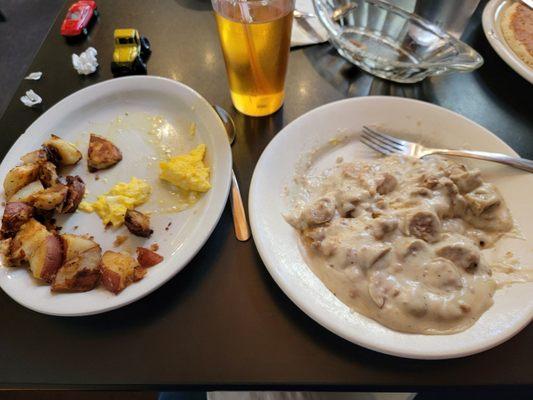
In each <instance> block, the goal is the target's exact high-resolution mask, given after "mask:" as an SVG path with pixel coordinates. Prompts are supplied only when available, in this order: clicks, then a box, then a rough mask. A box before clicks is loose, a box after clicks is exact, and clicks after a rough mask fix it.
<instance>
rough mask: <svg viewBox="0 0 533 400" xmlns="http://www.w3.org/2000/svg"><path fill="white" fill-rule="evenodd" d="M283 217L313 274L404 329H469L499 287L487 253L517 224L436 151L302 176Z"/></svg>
mask: <svg viewBox="0 0 533 400" xmlns="http://www.w3.org/2000/svg"><path fill="white" fill-rule="evenodd" d="M304 181H306V182H307V185H306V190H307V191H308V194H309V199H308V201H305V202H302V204H299V205H298V206H297V207H295V209H294V210H293V211H292V212H291V213H290V214H287V215H285V218H286V219H287V221H288V222H289V223H290V224H291V225H292V226H293V227H294V228H296V229H297V230H298V231H299V233H300V235H301V238H302V243H303V245H304V247H305V248H306V252H305V253H306V257H307V261H308V263H309V265H310V267H311V269H312V270H313V271H314V273H315V274H316V275H317V276H318V277H319V278H320V279H321V280H322V281H323V282H324V284H325V285H326V286H327V287H328V288H329V289H330V290H331V291H332V292H333V293H334V294H335V295H336V296H337V297H338V298H339V299H340V300H341V301H343V302H344V303H345V304H347V305H348V306H349V307H350V308H352V309H354V310H355V311H358V312H360V313H361V314H364V315H366V316H368V317H370V318H372V319H374V320H376V321H378V322H379V323H381V324H383V325H385V326H387V327H389V328H391V329H394V330H397V331H402V332H412V333H424V334H443V333H454V332H459V331H462V330H464V329H466V328H468V327H469V326H471V325H472V324H473V323H474V322H475V321H476V320H477V319H478V318H479V317H480V316H481V315H482V314H483V313H484V312H485V311H486V310H487V309H488V308H489V307H490V306H491V305H492V302H493V301H492V296H493V294H494V291H495V290H496V284H495V282H494V280H493V279H492V278H491V270H490V268H489V266H488V265H487V263H486V261H485V260H484V257H483V254H481V251H480V250H481V249H483V248H488V247H491V246H493V245H494V243H495V242H496V241H497V240H498V239H499V238H500V237H501V235H502V234H503V233H505V232H508V231H510V230H511V229H512V228H513V221H512V218H511V215H510V213H509V210H508V209H507V206H506V205H505V203H504V201H503V199H502V197H501V196H500V194H499V192H498V190H497V189H496V187H494V186H493V185H492V184H490V183H486V182H483V180H482V179H481V176H480V172H479V171H478V170H468V169H467V168H466V167H464V166H463V165H461V164H458V163H454V162H451V161H448V160H445V159H442V158H439V157H428V158H426V159H423V160H419V159H415V158H411V157H402V156H390V157H385V158H380V159H376V160H371V161H360V162H355V163H342V164H339V165H337V166H335V167H333V168H331V169H330V170H327V171H325V172H324V173H323V174H322V175H321V176H320V177H319V178H318V179H305V180H304Z"/></svg>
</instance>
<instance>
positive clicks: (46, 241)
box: [6, 219, 63, 283]
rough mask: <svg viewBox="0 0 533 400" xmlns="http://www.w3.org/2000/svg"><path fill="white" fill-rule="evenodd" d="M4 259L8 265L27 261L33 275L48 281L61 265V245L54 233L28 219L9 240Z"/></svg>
mask: <svg viewBox="0 0 533 400" xmlns="http://www.w3.org/2000/svg"><path fill="white" fill-rule="evenodd" d="M6 259H7V260H8V263H9V264H10V265H22V264H23V263H24V262H25V261H27V262H29V265H30V270H31V272H32V274H33V276H34V277H35V278H37V279H42V280H44V281H46V282H48V283H50V282H51V281H52V280H53V279H54V276H55V274H56V272H57V270H58V269H59V267H60V266H61V263H62V260H63V247H62V245H61V240H60V239H59V237H58V236H57V235H56V234H54V233H51V232H48V231H47V230H46V228H45V227H44V225H42V224H40V223H39V222H37V221H36V220H34V219H30V220H29V221H28V222H26V223H25V224H24V225H22V226H21V228H20V230H19V231H18V233H17V234H16V235H15V237H14V238H13V239H12V240H11V242H10V245H9V250H8V254H7V255H6Z"/></svg>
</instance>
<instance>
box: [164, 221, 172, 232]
mask: <svg viewBox="0 0 533 400" xmlns="http://www.w3.org/2000/svg"><path fill="white" fill-rule="evenodd" d="M170 225H172V222H169V223H168V225H167V226H166V228H165V230H166V231H168V230H169V228H170Z"/></svg>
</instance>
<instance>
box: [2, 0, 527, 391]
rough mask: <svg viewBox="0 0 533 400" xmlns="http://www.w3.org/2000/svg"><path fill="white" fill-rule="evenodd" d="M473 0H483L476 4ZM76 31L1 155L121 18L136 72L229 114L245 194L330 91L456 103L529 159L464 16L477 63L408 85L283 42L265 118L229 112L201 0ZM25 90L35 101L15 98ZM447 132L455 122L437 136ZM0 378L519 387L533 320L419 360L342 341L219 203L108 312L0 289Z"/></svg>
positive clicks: (504, 93) (5, 128)
mask: <svg viewBox="0 0 533 400" xmlns="http://www.w3.org/2000/svg"><path fill="white" fill-rule="evenodd" d="M483 4H484V3H482V5H483ZM99 6H100V10H101V16H100V19H99V21H98V22H97V23H96V24H95V25H94V26H93V27H92V29H91V31H90V36H89V38H88V39H87V40H85V41H82V42H79V43H74V44H72V43H66V42H65V40H64V39H63V38H62V37H61V36H60V35H59V26H60V23H61V20H62V17H63V15H64V12H62V13H61V14H60V18H59V19H58V20H57V21H56V23H55V24H54V26H53V27H52V30H51V31H50V33H49V35H48V37H47V39H46V40H45V41H44V43H43V45H42V47H41V49H40V51H39V52H38V54H37V56H36V58H35V60H34V61H33V63H32V65H31V66H30V68H29V71H43V72H44V78H43V79H42V80H41V81H38V82H32V81H23V82H22V83H21V85H20V87H19V89H18V91H17V93H16V95H15V97H14V98H13V100H12V102H11V104H10V105H9V107H8V109H7V111H6V113H5V114H4V116H3V118H2V119H1V120H0V132H1V133H2V134H1V137H0V151H1V153H2V154H5V153H6V152H7V151H8V149H9V148H10V146H11V145H12V144H13V142H14V141H15V140H16V138H17V137H18V136H19V135H20V134H21V133H22V132H24V130H25V129H26V128H27V127H28V126H29V125H30V124H31V123H32V122H33V121H34V120H35V119H36V118H37V117H38V116H39V115H41V114H42V113H43V112H44V111H46V109H48V108H49V107H51V106H52V105H53V104H55V103H56V102H58V101H59V100H61V99H62V98H64V97H65V96H67V95H68V94H70V93H73V92H75V91H76V90H78V89H80V88H82V87H86V86H89V85H91V84H93V83H96V82H99V81H102V80H106V79H110V78H111V72H110V66H109V63H110V58H111V55H112V45H113V39H112V38H113V29H114V28H117V27H135V28H137V29H139V30H140V32H141V33H142V34H144V35H146V36H148V37H149V38H150V40H151V43H152V46H153V49H154V52H153V54H152V57H151V59H150V61H149V63H148V70H149V73H150V74H153V75H161V76H166V77H170V78H173V79H176V80H179V81H182V82H184V83H185V84H187V85H190V86H191V87H193V88H195V89H196V90H198V91H199V92H200V93H201V94H202V95H204V96H205V97H206V98H207V99H208V100H209V101H211V102H212V103H217V104H220V105H221V106H223V107H225V108H226V109H228V110H231V112H232V114H234V116H235V121H236V124H237V128H238V139H237V142H236V144H235V145H234V147H233V151H234V160H235V168H236V173H237V175H238V176H239V179H240V182H241V189H242V192H243V194H244V201H245V202H246V200H247V192H248V186H249V183H250V179H251V176H252V172H253V168H254V165H255V163H256V161H257V159H258V157H259V155H260V154H261V152H262V150H263V148H264V147H265V146H266V145H267V144H268V142H269V141H270V139H272V137H273V136H274V135H275V134H276V133H277V132H278V131H279V130H280V129H281V128H282V127H283V126H285V125H286V124H287V123H289V122H290V121H292V120H293V119H295V118H296V117H298V116H299V115H301V114H303V113H305V112H307V111H309V110H311V109H313V108H315V107H317V106H319V105H322V104H324V103H328V102H331V101H334V100H338V99H342V98H345V97H353V96H365V95H370V94H380V95H394V96H404V97H411V98H418V99H421V100H425V101H429V102H432V103H435V104H438V105H441V106H443V107H446V108H448V109H451V110H454V111H457V112H459V113H460V114H462V115H465V116H466V117H468V118H471V119H472V120H474V121H476V122H477V123H479V124H481V125H483V126H484V127H486V128H488V129H489V130H491V131H492V132H494V133H496V134H497V135H498V136H500V137H501V138H502V139H503V140H505V141H506V142H507V143H509V144H510V145H511V146H512V147H513V148H514V149H515V150H517V151H518V152H519V153H520V154H521V155H523V156H525V157H529V158H533V137H532V136H533V129H532V128H533V112H532V111H533V110H532V108H531V94H532V91H531V88H532V86H531V85H530V84H529V83H528V82H527V81H525V80H524V79H523V78H521V77H520V76H518V75H517V74H516V73H514V72H513V71H512V70H511V69H510V68H509V67H508V66H507V65H506V64H505V63H504V62H503V61H502V60H501V59H500V58H499V57H498V56H497V55H496V53H494V51H493V50H492V49H491V47H490V46H489V44H488V43H487V41H486V40H485V37H484V34H483V31H482V28H481V22H480V20H481V18H480V16H481V12H480V11H481V10H478V12H477V13H476V15H475V16H474V18H473V19H472V21H471V24H470V25H469V27H468V30H467V33H466V35H465V38H466V40H467V41H468V42H469V43H471V44H472V45H473V46H474V47H475V48H476V49H477V50H478V51H479V52H480V53H481V54H482V55H483V57H484V58H485V65H484V66H483V67H482V68H481V69H479V70H478V71H476V72H474V73H470V74H454V75H450V76H443V77H437V78H432V79H428V80H426V81H424V82H422V83H419V84H414V85H399V84H392V83H389V82H386V81H382V80H379V79H376V78H373V77H371V76H369V75H367V74H366V73H363V72H362V71H361V70H359V69H358V68H357V67H355V66H352V65H351V64H348V63H347V62H345V61H344V60H343V59H342V58H340V57H339V56H338V55H336V53H335V51H334V50H332V49H331V47H330V46H329V45H328V44H325V45H320V46H312V47H307V48H303V49H297V50H293V51H292V52H291V57H290V62H289V72H288V77H287V96H286V101H285V106H284V107H283V108H282V109H281V110H280V111H279V112H277V113H276V114H274V115H272V116H270V117H264V118H249V117H245V116H243V115H241V114H238V113H237V112H236V111H235V110H234V109H233V108H232V106H231V101H230V98H229V91H228V89H227V82H226V77H225V72H224V64H223V61H222V55H221V53H220V49H219V45H218V39H217V33H216V26H215V22H214V18H213V16H212V15H211V5H210V2H209V1H208V0H157V1H156V0H152V1H141V0H114V1H111V0H107V1H103V0H100V1H99ZM88 46H94V47H96V49H97V50H98V52H99V54H98V60H99V62H100V65H101V66H100V68H99V70H98V72H97V73H96V74H95V75H92V76H89V77H84V76H78V75H77V74H76V72H75V71H74V70H73V69H72V66H71V62H70V56H71V54H72V53H73V52H76V53H79V52H81V51H82V50H84V49H85V48H87V47H88ZM30 88H33V89H34V90H35V91H36V92H37V93H38V94H40V95H41V96H42V97H43V99H44V102H43V106H42V107H40V108H36V109H28V108H26V107H24V106H23V105H22V104H21V103H20V102H19V100H18V98H19V97H20V96H21V95H22V94H23V92H24V91H26V90H28V89H30ZM450 134H453V132H450ZM0 309H1V310H2V314H3V315H2V317H3V318H2V329H0V343H2V350H1V351H0V387H5V388H28V387H33V388H51V387H57V388H92V389H105V388H124V389H125V388H138V389H148V388H170V387H185V386H195V387H202V388H235V387H239V388H245V387H256V388H267V387H268V388H274V387H275V388H290V387H298V388H300V389H301V388H319V389H347V388H354V389H375V390H386V391H392V390H420V389H424V388H437V387H440V388H442V387H446V388H457V387H480V386H489V385H491V386H499V387H507V386H508V385H527V386H529V387H533V363H532V362H531V360H532V359H533V346H531V343H533V326H531V325H530V326H528V327H527V328H525V329H524V330H523V331H522V332H521V333H519V334H518V335H516V336H515V337H514V338H512V339H511V340H509V341H508V342H506V343H504V344H502V345H500V346H498V347H497V348H495V349H492V350H489V351H487V352H484V353H482V354H478V355H474V356H470V357H466V358H463V359H455V360H446V361H419V360H418V361H417V360H406V359H400V358H395V357H391V356H387V355H383V354H379V353H375V352H372V351H369V350H366V349H363V348H361V347H358V346H356V345H353V344H351V343H349V342H347V341H345V340H343V339H341V338H339V337H337V336H335V335H334V334H332V333H330V332H329V331H327V330H326V329H324V328H322V327H321V326H320V325H318V324H317V323H315V322H314V321H312V320H311V319H310V318H308V317H307V316H306V315H305V314H304V313H303V312H301V311H300V310H299V309H298V308H297V307H296V306H295V305H294V304H293V303H292V302H291V301H290V300H289V299H288V298H287V297H286V296H285V295H284V294H283V292H282V291H281V290H280V289H279V288H278V287H277V285H276V284H275V283H274V281H273V280H272V279H271V278H270V276H269V274H268V272H267V271H266V269H265V268H264V266H263V263H262V262H261V260H260V258H259V255H258V253H257V251H256V249H255V247H254V244H253V241H249V242H247V243H240V242H238V241H237V240H236V239H235V237H234V235H233V227H232V223H231V215H230V210H229V207H226V210H225V211H224V214H223V215H222V218H221V220H220V222H219V224H218V226H217V228H216V229H215V231H214V233H213V235H212V237H211V238H210V239H209V240H208V242H207V244H206V245H205V246H204V248H203V249H202V250H201V251H200V252H199V254H198V255H197V256H196V257H195V258H194V259H193V261H192V262H191V263H190V265H188V266H187V267H186V268H185V269H184V270H183V271H182V272H181V273H180V274H178V275H177V276H176V277H175V278H173V279H172V280H171V281H169V282H168V283H167V284H165V285H164V286H163V287H161V288H160V289H158V290H157V291H156V292H154V293H152V294H150V295H149V296H147V297H146V298H144V299H142V300H140V301H138V302H136V303H134V304H131V305H129V306H127V307H124V308H121V309H119V310H115V311H112V312H109V313H106V314H101V315H96V316H90V317H82V318H59V317H50V316H46V315H41V314H37V313H35V312H33V311H30V310H27V309H25V308H23V307H21V306H19V305H18V304H16V303H15V302H14V301H13V300H11V299H10V298H9V297H8V296H6V295H5V294H3V293H2V294H0Z"/></svg>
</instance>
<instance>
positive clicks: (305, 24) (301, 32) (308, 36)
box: [291, 0, 328, 47]
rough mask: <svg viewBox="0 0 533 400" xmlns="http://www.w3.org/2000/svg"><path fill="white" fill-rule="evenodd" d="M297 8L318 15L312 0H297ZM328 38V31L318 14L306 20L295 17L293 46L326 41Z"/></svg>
mask: <svg viewBox="0 0 533 400" xmlns="http://www.w3.org/2000/svg"><path fill="white" fill-rule="evenodd" d="M295 8H296V9H297V10H298V11H301V12H305V13H313V14H315V15H316V12H315V8H314V7H313V1H312V0H296V4H295ZM327 40H328V32H327V31H326V28H325V27H324V26H323V25H322V23H321V22H320V20H319V19H318V16H315V17H314V18H305V20H302V19H301V18H293V22H292V34H291V47H296V46H307V45H310V44H317V43H324V42H325V41H327Z"/></svg>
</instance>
